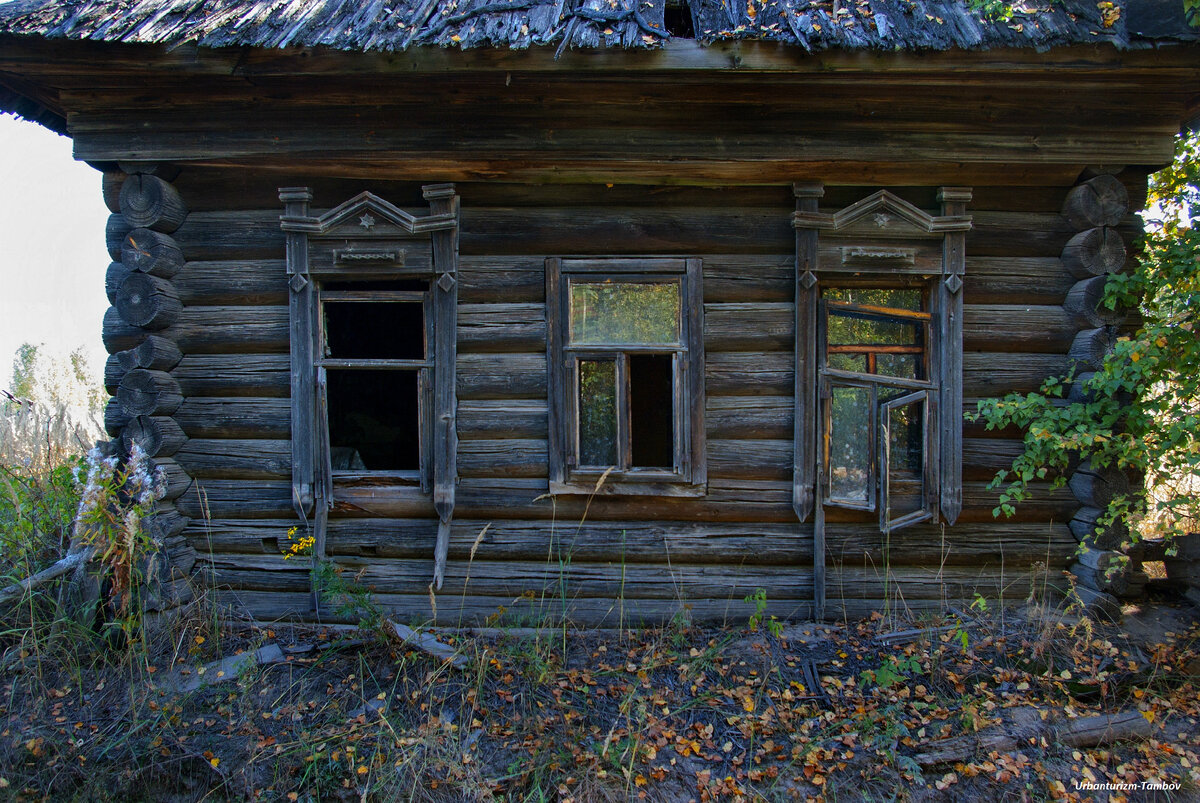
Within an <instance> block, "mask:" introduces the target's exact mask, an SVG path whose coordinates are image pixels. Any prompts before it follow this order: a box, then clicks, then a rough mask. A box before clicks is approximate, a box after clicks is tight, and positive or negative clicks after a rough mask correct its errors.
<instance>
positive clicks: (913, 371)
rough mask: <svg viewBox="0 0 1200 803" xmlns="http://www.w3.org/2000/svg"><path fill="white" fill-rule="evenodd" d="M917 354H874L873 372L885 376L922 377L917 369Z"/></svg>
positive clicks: (918, 356)
mask: <svg viewBox="0 0 1200 803" xmlns="http://www.w3.org/2000/svg"><path fill="white" fill-rule="evenodd" d="M920 356H921V355H919V354H876V355H875V373H877V374H884V375H886V376H898V377H900V378H902V379H924V378H925V377H924V376H922V375H921V372H919V371H918V369H919V367H920V365H921V363H920Z"/></svg>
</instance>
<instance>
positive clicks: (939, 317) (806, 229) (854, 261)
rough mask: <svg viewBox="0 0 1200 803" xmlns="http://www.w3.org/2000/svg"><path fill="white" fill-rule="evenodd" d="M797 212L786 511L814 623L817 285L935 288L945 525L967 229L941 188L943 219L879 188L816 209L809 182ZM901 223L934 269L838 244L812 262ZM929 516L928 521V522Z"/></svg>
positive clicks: (955, 496) (955, 472) (938, 459)
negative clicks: (804, 550) (864, 232)
mask: <svg viewBox="0 0 1200 803" xmlns="http://www.w3.org/2000/svg"><path fill="white" fill-rule="evenodd" d="M793 192H794V194H795V196H796V211H795V212H794V213H793V214H792V227H793V228H794V229H795V231H796V275H795V279H796V285H795V287H796V309H795V313H796V370H795V396H794V404H795V407H794V426H795V432H794V436H793V449H794V454H793V479H792V507H793V509H794V511H795V513H796V516H797V517H798V518H799V519H800V520H801V521H804V520H806V519H808V518H809V516H810V515H811V516H814V522H813V541H814V543H813V555H814V559H813V589H814V595H813V596H814V599H813V603H814V612H815V615H816V616H817V617H818V618H820V617H822V616H823V615H824V608H825V512H824V507H825V506H824V504H822V499H821V494H820V492H821V487H820V483H819V482H818V474H819V465H818V461H819V454H820V452H819V449H818V442H817V441H818V430H819V425H818V421H819V415H820V411H821V409H822V405H821V403H820V399H819V393H820V389H821V379H822V377H821V376H820V366H819V355H818V349H819V348H820V346H821V342H820V338H819V334H818V322H819V314H820V313H819V299H820V290H821V286H822V283H823V282H829V281H830V280H831V279H835V278H837V277H839V276H840V277H841V278H842V279H846V278H850V277H853V278H854V279H855V280H857V281H859V282H860V283H864V284H870V285H873V284H875V283H876V282H883V283H884V286H886V284H887V283H889V282H896V281H903V280H905V279H907V278H910V277H911V278H914V279H917V280H922V279H923V280H926V281H929V282H930V283H931V285H932V287H933V292H932V298H931V312H932V314H933V336H934V341H935V342H934V345H933V351H934V353H933V356H934V359H935V361H936V370H937V372H938V373H937V376H936V380H937V385H938V389H937V393H936V394H931V401H932V402H933V404H934V405H936V411H937V412H936V414H933V415H931V416H930V419H931V420H929V421H928V422H927V425H926V429H927V430H936V434H937V440H936V443H935V445H934V446H933V447H932V448H931V452H930V459H931V461H934V462H935V463H936V472H937V487H936V497H937V505H936V509H937V510H939V511H940V513H941V517H942V518H943V519H944V520H945V521H946V523H948V524H953V523H954V522H955V521H956V520H957V518H958V514H959V512H960V511H961V509H962V378H963V373H962V323H963V300H962V286H963V274H964V272H965V269H966V262H965V242H966V233H967V232H968V231H969V230H970V229H971V217H970V216H969V215H968V214H967V212H966V205H967V203H968V202H969V201H970V200H971V190H970V189H968V188H963V187H942V188H940V189H939V191H938V200H939V201H940V202H941V205H942V208H941V214H940V215H931V214H929V213H928V212H926V211H924V210H922V209H919V208H917V207H916V206H913V205H912V204H910V203H908V202H907V201H905V200H903V199H902V198H899V197H897V196H895V195H893V194H892V193H890V192H888V191H886V190H880V191H878V192H876V193H874V194H872V195H870V196H868V197H866V198H864V199H862V200H861V201H858V202H857V203H854V204H851V205H850V206H848V207H846V208H844V209H841V210H839V211H837V212H834V213H832V214H831V213H827V212H822V211H820V199H821V198H822V197H823V196H824V194H825V190H824V186H823V185H821V184H820V183H816V182H797V183H796V184H794V185H793ZM893 218H899V219H900V220H902V221H904V222H905V223H907V224H908V225H909V226H911V227H913V228H915V229H916V230H917V232H919V235H920V237H921V238H922V239H926V238H927V239H930V240H940V241H941V252H942V258H941V260H940V264H939V265H938V266H937V269H931V268H930V267H929V266H928V265H926V266H922V265H921V264H920V263H919V261H918V260H917V259H916V254H915V252H910V251H909V250H908V249H905V248H899V247H898V248H891V247H861V248H860V247H854V246H850V247H846V248H843V249H842V251H841V259H839V260H832V261H831V262H832V264H828V263H822V262H821V261H820V259H819V254H820V251H819V249H818V243H819V235H820V232H822V231H838V230H839V229H843V228H847V227H850V226H852V225H854V224H855V223H859V222H860V221H864V220H874V222H875V224H876V225H878V226H880V227H881V228H882V227H886V226H888V225H889V223H890V221H891V220H892V219H893ZM931 517H932V516H931ZM904 523H905V522H893V523H890V524H889V522H888V520H887V518H886V516H884V517H882V518H881V522H880V524H881V528H882V529H884V530H885V531H888V530H894V529H896V528H897V526H898V525H903V524H904Z"/></svg>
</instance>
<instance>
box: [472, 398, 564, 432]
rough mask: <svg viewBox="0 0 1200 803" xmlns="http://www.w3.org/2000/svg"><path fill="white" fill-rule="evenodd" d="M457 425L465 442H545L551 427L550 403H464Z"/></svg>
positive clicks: (505, 401)
mask: <svg viewBox="0 0 1200 803" xmlns="http://www.w3.org/2000/svg"><path fill="white" fill-rule="evenodd" d="M456 423H457V425H458V437H459V438H460V439H462V440H473V439H486V438H543V439H544V438H545V437H546V433H547V427H548V423H547V413H546V402H545V400H544V399H524V400H521V399H516V400H502V401H494V400H485V399H472V400H465V401H460V402H459V404H458V417H457V419H456Z"/></svg>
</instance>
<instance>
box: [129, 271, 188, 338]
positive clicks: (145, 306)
mask: <svg viewBox="0 0 1200 803" xmlns="http://www.w3.org/2000/svg"><path fill="white" fill-rule="evenodd" d="M115 306H116V308H117V312H119V313H120V314H121V318H122V320H124V321H125V322H126V323H128V324H130V325H131V326H140V327H142V328H143V329H148V330H151V331H157V330H160V329H166V328H167V327H168V326H170V325H171V324H172V323H174V322H175V320H176V319H177V318H178V317H179V313H180V311H181V310H182V309H183V303H182V302H181V301H180V300H179V294H178V293H176V292H175V288H174V287H173V286H171V283H170V282H168V281H166V280H165V279H160V278H158V277H157V276H151V275H150V274H147V273H130V274H129V275H128V276H126V277H125V279H124V280H123V281H122V282H121V286H120V287H118V288H117V292H116V302H115Z"/></svg>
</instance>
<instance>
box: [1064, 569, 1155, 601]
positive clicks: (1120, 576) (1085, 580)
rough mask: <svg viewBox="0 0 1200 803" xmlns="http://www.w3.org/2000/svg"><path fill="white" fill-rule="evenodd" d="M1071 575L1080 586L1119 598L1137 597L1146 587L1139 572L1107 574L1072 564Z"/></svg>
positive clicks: (1143, 578) (1106, 572)
mask: <svg viewBox="0 0 1200 803" xmlns="http://www.w3.org/2000/svg"><path fill="white" fill-rule="evenodd" d="M1071 574H1073V575H1075V579H1076V580H1077V581H1078V584H1079V585H1080V586H1084V587H1086V588H1090V589H1092V590H1093V591H1100V592H1102V593H1105V594H1112V595H1113V596H1114V597H1119V598H1124V597H1134V596H1137V595H1138V594H1140V593H1141V592H1142V590H1143V589H1144V588H1145V587H1146V581H1145V575H1144V574H1142V573H1141V572H1130V571H1117V572H1108V571H1104V570H1097V569H1093V568H1092V567H1090V566H1085V565H1084V564H1082V563H1073V564H1072V565H1071Z"/></svg>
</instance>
